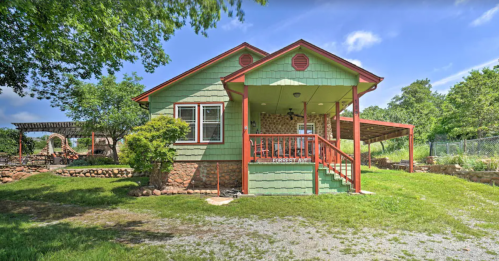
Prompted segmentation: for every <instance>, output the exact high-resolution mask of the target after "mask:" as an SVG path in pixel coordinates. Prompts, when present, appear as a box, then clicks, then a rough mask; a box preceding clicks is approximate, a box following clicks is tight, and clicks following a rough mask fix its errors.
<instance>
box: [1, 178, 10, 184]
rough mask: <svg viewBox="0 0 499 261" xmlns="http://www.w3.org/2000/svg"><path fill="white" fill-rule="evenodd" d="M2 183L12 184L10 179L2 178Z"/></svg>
mask: <svg viewBox="0 0 499 261" xmlns="http://www.w3.org/2000/svg"><path fill="white" fill-rule="evenodd" d="M2 182H3V183H8V182H12V178H2Z"/></svg>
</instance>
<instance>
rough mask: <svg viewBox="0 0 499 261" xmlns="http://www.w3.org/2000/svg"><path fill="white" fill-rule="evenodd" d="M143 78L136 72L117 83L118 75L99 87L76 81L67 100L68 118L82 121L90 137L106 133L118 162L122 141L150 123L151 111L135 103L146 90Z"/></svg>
mask: <svg viewBox="0 0 499 261" xmlns="http://www.w3.org/2000/svg"><path fill="white" fill-rule="evenodd" d="M141 79H142V78H140V77H138V76H137V75H136V74H135V73H133V76H128V75H126V74H125V75H124V76H123V81H121V82H116V76H114V75H109V76H103V77H101V79H100V81H99V82H98V83H97V84H94V83H84V82H81V81H78V80H74V81H72V82H73V84H72V90H73V91H72V92H71V93H70V95H69V96H68V97H66V99H68V101H69V102H68V105H67V106H66V108H67V109H68V113H67V116H68V117H70V118H72V119H73V120H74V121H78V122H80V124H81V127H82V128H83V130H84V131H85V132H86V133H87V134H88V135H90V133H91V132H100V133H103V134H105V135H106V136H107V137H106V138H107V139H108V145H109V147H110V148H111V149H112V150H113V154H114V161H115V162H118V153H117V147H116V146H117V143H118V141H119V140H121V139H123V137H124V136H125V135H127V134H128V133H129V132H130V131H131V130H132V129H133V128H134V127H136V126H139V125H142V124H144V123H145V122H146V121H147V120H148V113H147V111H146V110H144V109H142V108H140V107H139V104H138V103H136V102H134V101H132V97H135V96H137V95H139V94H140V93H142V92H143V91H144V86H143V85H142V84H140V83H139V81H140V80H141Z"/></svg>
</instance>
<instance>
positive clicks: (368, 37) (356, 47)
mask: <svg viewBox="0 0 499 261" xmlns="http://www.w3.org/2000/svg"><path fill="white" fill-rule="evenodd" d="M380 42H381V38H380V37H379V36H377V35H375V34H373V33H372V32H367V31H355V32H352V33H350V34H349V35H348V36H347V39H346V40H345V43H344V44H345V45H346V46H347V50H348V52H352V51H360V50H362V49H364V48H366V47H369V46H372V45H374V44H377V43H380Z"/></svg>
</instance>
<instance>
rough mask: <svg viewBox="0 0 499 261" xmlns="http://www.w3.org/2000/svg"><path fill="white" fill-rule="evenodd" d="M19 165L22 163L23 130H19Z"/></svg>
mask: <svg viewBox="0 0 499 261" xmlns="http://www.w3.org/2000/svg"><path fill="white" fill-rule="evenodd" d="M19 165H23V132H22V131H19Z"/></svg>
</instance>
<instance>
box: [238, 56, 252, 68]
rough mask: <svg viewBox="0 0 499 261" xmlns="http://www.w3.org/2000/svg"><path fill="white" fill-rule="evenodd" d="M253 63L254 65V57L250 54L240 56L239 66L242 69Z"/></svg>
mask: <svg viewBox="0 0 499 261" xmlns="http://www.w3.org/2000/svg"><path fill="white" fill-rule="evenodd" d="M252 63H253V56H251V55H250V54H247V53H246V54H243V55H241V56H239V65H241V66H242V67H245V66H247V65H250V64H252Z"/></svg>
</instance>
